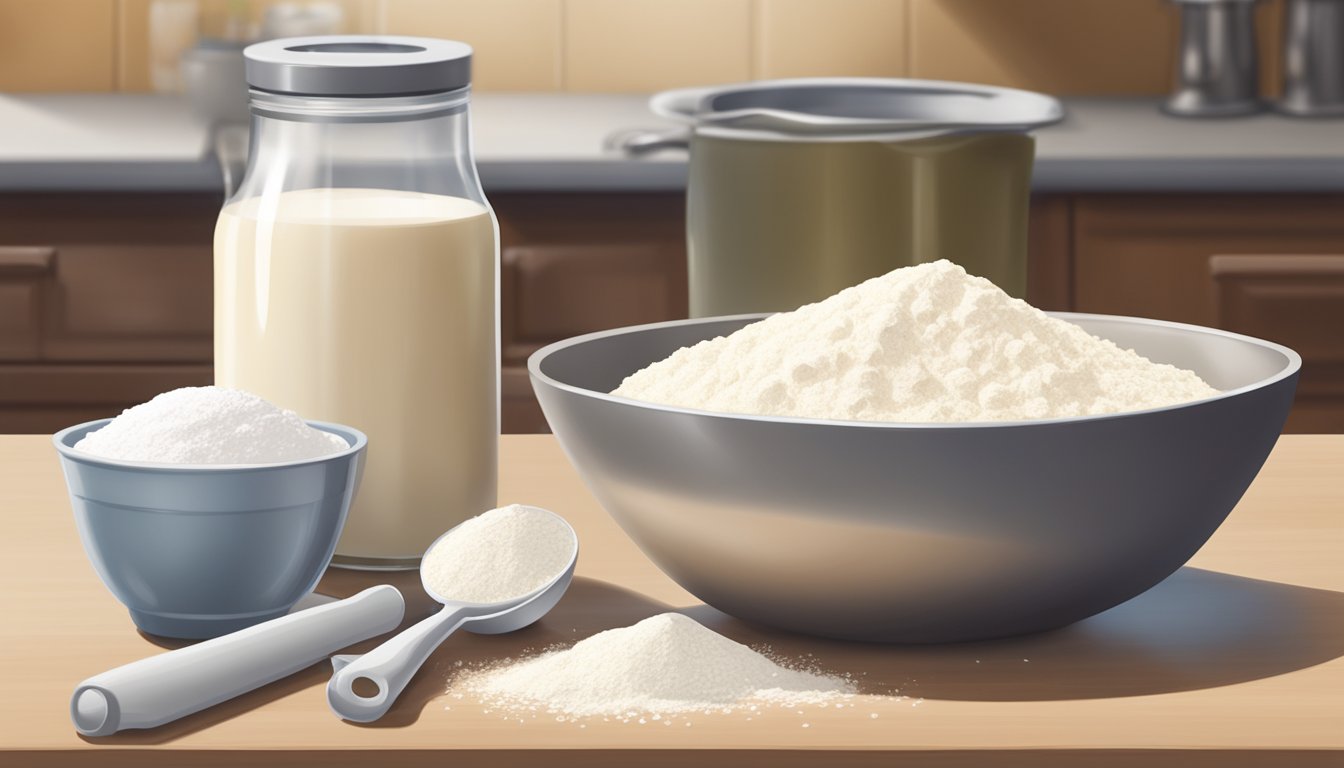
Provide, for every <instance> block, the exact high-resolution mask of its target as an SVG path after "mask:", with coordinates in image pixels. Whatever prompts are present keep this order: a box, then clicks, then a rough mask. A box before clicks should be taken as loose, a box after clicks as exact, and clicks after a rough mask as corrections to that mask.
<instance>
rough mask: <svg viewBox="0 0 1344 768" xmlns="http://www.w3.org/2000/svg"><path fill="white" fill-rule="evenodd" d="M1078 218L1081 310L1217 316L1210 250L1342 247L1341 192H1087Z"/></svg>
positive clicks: (1323, 250) (1202, 320)
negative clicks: (1180, 193)
mask: <svg viewBox="0 0 1344 768" xmlns="http://www.w3.org/2000/svg"><path fill="white" fill-rule="evenodd" d="M1073 219H1074V258H1075V262H1074V285H1073V293H1074V302H1075V307H1076V308H1077V310H1078V311H1079V312H1100V313H1105V314H1114V315H1134V316H1138V317H1153V318H1158V319H1160V320H1175V321H1178V322H1183V323H1195V324H1197V325H1216V324H1217V322H1218V311H1217V307H1216V305H1215V296H1214V285H1213V276H1212V273H1211V272H1210V270H1209V259H1210V257H1212V256H1215V255H1231V254H1251V255H1260V254H1338V253H1344V195H1255V196H1244V195H1089V196H1084V197H1079V198H1078V199H1076V201H1075V202H1074V209H1073Z"/></svg>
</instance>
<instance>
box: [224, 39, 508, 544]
mask: <svg viewBox="0 0 1344 768" xmlns="http://www.w3.org/2000/svg"><path fill="white" fill-rule="evenodd" d="M245 56H246V58H247V76H248V84H249V87H250V108H251V112H252V118H251V121H252V122H251V125H252V133H251V146H250V151H249V157H248V165H247V171H246V174H245V176H244V178H243V180H242V181H241V183H240V185H239V188H238V191H237V192H236V193H235V194H234V195H233V196H232V197H231V198H230V199H229V200H228V201H227V202H226V203H225V205H224V209H223V211H222V212H221V213H220V216H219V222H218V224H217V226H216V229H215V381H216V383H217V384H219V385H220V386H226V387H236V388H239V389H245V390H248V391H251V392H254V393H256V394H258V395H260V396H262V397H264V398H266V399H268V400H270V401H272V402H274V403H276V404H278V405H280V406H283V407H285V408H290V409H293V410H294V411H297V412H298V413H299V414H300V415H301V416H303V417H304V418H307V419H316V420H321V421H333V422H340V423H344V424H349V425H351V426H353V427H356V428H358V429H360V430H362V431H364V432H365V433H366V434H367V435H368V437H369V448H368V456H367V464H366V467H365V469H364V473H363V479H362V481H361V484H360V488H359V491H358V494H357V496H356V498H355V501H354V504H353V506H352V508H351V510H350V514H349V517H348V519H347V520H346V522H345V527H344V531H343V533H342V536H341V539H340V542H339V543H338V545H337V547H336V554H335V557H334V558H333V560H332V562H333V564H335V565H342V566H347V567H357V568H412V567H415V566H417V565H418V563H419V560H420V556H421V554H423V552H424V550H425V549H426V548H427V547H428V546H429V545H430V544H431V543H432V542H433V541H434V539H435V538H436V537H437V536H438V535H440V534H441V533H443V532H444V531H445V530H447V529H449V528H451V527H453V526H454V525H456V524H458V523H459V522H462V521H463V520H465V519H467V518H469V517H472V516H474V515H477V514H479V513H481V512H483V511H485V510H487V509H490V508H492V507H494V506H495V503H496V499H495V494H496V489H495V485H496V472H497V468H496V462H497V459H496V452H497V442H498V441H497V438H498V434H499V331H498V328H499V314H498V309H497V306H498V285H499V267H498V264H499V259H498V248H499V247H498V242H499V234H498V233H499V229H498V225H497V224H496V222H495V217H494V213H493V212H492V211H491V209H490V205H489V203H488V202H487V201H486V199H485V195H484V193H483V192H482V191H481V185H480V181H479V179H478V177H477V174H476V166H475V162H474V160H473V158H472V154H471V140H470V133H469V120H468V100H469V93H470V66H471V48H470V47H469V46H467V45H464V44H462V43H456V42H450V41H445V40H432V39H423V38H406V37H370V36H358V37H316V38H290V39H282V40H272V41H268V42H265V43H259V44H257V45H253V46H250V47H249V48H248V49H247V50H246V51H245Z"/></svg>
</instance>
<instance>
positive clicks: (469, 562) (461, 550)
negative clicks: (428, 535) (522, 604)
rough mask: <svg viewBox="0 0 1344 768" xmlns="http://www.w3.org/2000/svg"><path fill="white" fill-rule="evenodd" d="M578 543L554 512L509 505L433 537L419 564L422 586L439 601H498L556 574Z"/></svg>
mask: <svg viewBox="0 0 1344 768" xmlns="http://www.w3.org/2000/svg"><path fill="white" fill-rule="evenodd" d="M576 546H578V544H577V542H576V540H575V537H574V531H573V529H572V528H570V527H569V524H568V523H566V522H565V521H564V520H562V519H561V518H560V517H559V516H557V515H555V514H552V513H550V512H547V511H546V510H543V509H537V508H535V507H524V506H522V505H520V504H511V505H509V506H507V507H500V508H499V509H492V510H490V511H489V512H485V513H483V514H480V515H477V516H476V517H473V518H471V519H470V520H468V521H466V522H464V523H462V524H461V525H459V526H457V527H456V528H454V529H453V530H452V531H451V532H449V533H448V535H446V536H444V537H443V538H441V539H439V541H438V542H436V543H435V544H434V546H432V547H430V550H429V552H427V553H425V559H424V560H423V561H422V562H421V563H420V575H421V577H422V578H423V579H424V582H425V584H426V585H428V586H429V588H430V589H431V590H433V591H434V592H435V593H436V594H437V595H438V596H440V597H442V598H444V599H445V600H450V601H453V602H462V603H501V602H504V601H507V600H514V599H517V598H519V597H522V596H524V595H527V594H530V593H532V592H535V591H536V590H538V589H541V588H542V587H544V586H546V585H547V584H549V583H550V582H551V581H553V580H554V579H555V577H556V576H558V575H560V574H561V573H562V572H563V571H564V570H565V568H566V567H567V566H568V565H569V561H570V560H572V559H573V557H574V549H575V547H576Z"/></svg>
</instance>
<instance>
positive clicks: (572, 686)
mask: <svg viewBox="0 0 1344 768" xmlns="http://www.w3.org/2000/svg"><path fill="white" fill-rule="evenodd" d="M465 688H466V690H467V691H468V692H470V693H472V694H474V695H476V696H477V697H479V698H480V699H482V700H484V701H485V702H487V703H488V704H490V705H491V706H495V707H500V708H504V709H509V708H513V709H522V708H527V707H529V706H531V707H537V706H540V707H544V708H545V709H546V710H547V711H548V712H555V713H563V714H565V715H570V716H574V717H592V716H599V715H608V716H633V715H635V714H636V713H637V714H652V715H662V714H672V713H686V712H708V711H715V712H718V711H732V710H733V709H734V708H736V707H740V706H750V705H752V704H753V703H754V704H755V705H756V706H762V705H764V706H802V705H830V704H832V703H836V702H840V701H843V700H844V699H847V698H850V697H852V696H853V694H854V686H853V685H852V684H850V683H849V682H848V681H846V680H843V679H841V678H836V677H827V676H825V675H820V674H816V673H812V672H803V671H799V670H793V669H788V668H787V667H783V666H780V665H779V664H776V663H775V662H773V661H771V660H770V659H768V658H766V657H765V656H762V655H761V654H759V653H757V652H756V651H753V650H752V649H750V648H748V647H747V646H745V645H742V644H741V643H737V642H734V641H732V640H729V639H728V638H726V637H724V636H723V635H720V634H718V633H717V632H714V631H712V630H710V629H708V628H706V627H704V626H702V625H701V624H699V623H698V622H696V621H695V620H694V619H689V618H687V617H685V616H682V615H680V614H676V613H664V614H660V615H658V616H653V617H651V618H648V619H645V620H644V621H641V622H639V623H638V624H635V625H634V626H630V627H623V628H621V629H611V630H607V631H606V632H601V633H598V634H596V635H593V636H592V637H589V638H587V639H586V640H582V641H580V642H579V643H577V644H575V645H574V647H572V648H570V649H568V650H563V651H555V652H552V653H547V654H544V655H541V656H537V657H535V658H532V659H526V660H524V661H521V662H518V663H515V664H513V665H510V666H505V667H502V668H499V669H494V670H486V671H484V672H481V673H479V674H477V675H475V676H473V677H471V678H469V679H468V680H467V681H466V684H465Z"/></svg>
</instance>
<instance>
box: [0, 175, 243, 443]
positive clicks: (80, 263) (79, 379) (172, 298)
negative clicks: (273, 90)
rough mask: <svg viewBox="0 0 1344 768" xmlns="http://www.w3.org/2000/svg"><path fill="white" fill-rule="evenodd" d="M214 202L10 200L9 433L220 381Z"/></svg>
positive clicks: (2, 280) (6, 305) (141, 197)
mask: <svg viewBox="0 0 1344 768" xmlns="http://www.w3.org/2000/svg"><path fill="white" fill-rule="evenodd" d="M219 204H220V199H219V197H218V196H213V195H167V194H134V195H110V194H34V195H13V194H10V195H0V432H51V431H54V430H56V429H59V428H61V427H64V426H69V425H70V424H74V423H76V422H79V421H84V420H88V419H93V418H98V417H101V416H107V415H110V414H115V413H117V412H119V411H120V410H121V409H123V408H126V407H128V406H130V405H134V404H135V403H138V402H142V401H144V400H146V399H148V398H150V397H153V396H154V395H155V394H157V393H159V392H162V391H164V390H166V389H172V388H175V387H183V386H192V385H200V384H208V383H209V382H210V381H211V377H212V374H211V324H212V304H211V288H210V280H211V249H210V241H211V233H212V231H213V228H214V219H215V215H216V214H217V213H218V211H219Z"/></svg>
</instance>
